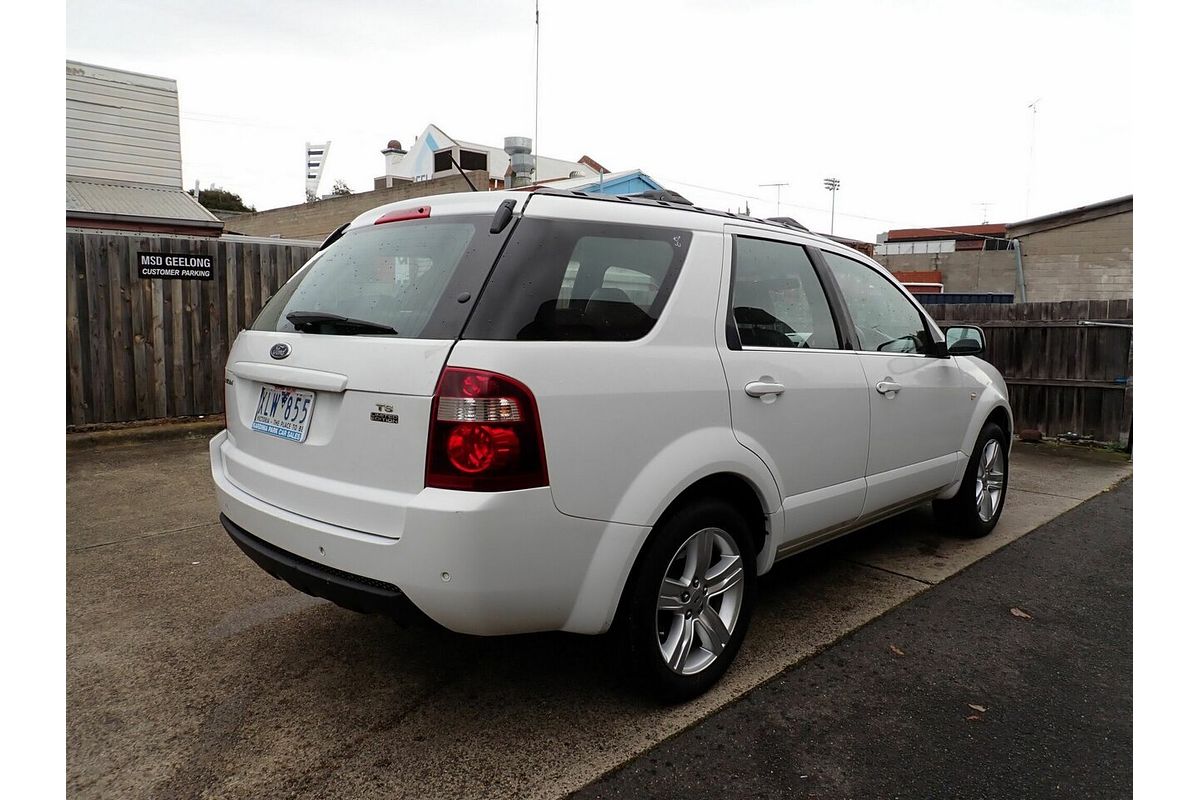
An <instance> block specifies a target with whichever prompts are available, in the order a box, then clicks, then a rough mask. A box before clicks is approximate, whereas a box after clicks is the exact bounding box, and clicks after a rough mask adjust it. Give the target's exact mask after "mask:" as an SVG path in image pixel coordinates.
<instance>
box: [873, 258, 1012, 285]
mask: <svg viewBox="0 0 1200 800" xmlns="http://www.w3.org/2000/svg"><path fill="white" fill-rule="evenodd" d="M875 260H876V261H878V262H879V263H880V264H882V265H883V266H885V267H887V268H888V271H889V272H912V271H918V270H929V269H936V270H938V271H940V272H941V273H942V283H944V284H945V285H946V289H945V291H946V292H947V293H950V292H954V293H958V292H1000V293H1005V294H1016V285H1017V257H1016V254H1015V253H1013V252H1012V251H1011V250H959V251H955V252H953V253H929V254H928V255H926V254H920V255H902V256H899V255H897V256H876V257H875Z"/></svg>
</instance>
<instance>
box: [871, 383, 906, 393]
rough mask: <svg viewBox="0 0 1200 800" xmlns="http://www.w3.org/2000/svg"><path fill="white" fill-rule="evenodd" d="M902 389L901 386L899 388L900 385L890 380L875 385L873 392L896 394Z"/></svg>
mask: <svg viewBox="0 0 1200 800" xmlns="http://www.w3.org/2000/svg"><path fill="white" fill-rule="evenodd" d="M903 388H904V387H903V386H901V385H900V384H898V383H896V382H895V381H892V380H883V381H880V382H879V383H877V384H875V391H877V392H879V393H880V394H887V393H888V392H898V391H900V390H901V389H903Z"/></svg>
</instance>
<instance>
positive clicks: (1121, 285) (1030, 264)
mask: <svg viewBox="0 0 1200 800" xmlns="http://www.w3.org/2000/svg"><path fill="white" fill-rule="evenodd" d="M1021 248H1022V252H1023V254H1024V266H1025V287H1026V292H1027V296H1028V299H1029V300H1030V301H1031V302H1033V301H1038V300H1120V299H1125V298H1130V297H1133V212H1132V211H1127V212H1124V213H1121V214H1114V215H1112V216H1108V217H1102V218H1100V219H1092V220H1087V221H1086V222H1077V223H1075V224H1074V225H1067V226H1065V227H1062V228H1054V229H1052V230H1048V231H1039V232H1037V233H1030V234H1026V235H1025V236H1022V237H1021Z"/></svg>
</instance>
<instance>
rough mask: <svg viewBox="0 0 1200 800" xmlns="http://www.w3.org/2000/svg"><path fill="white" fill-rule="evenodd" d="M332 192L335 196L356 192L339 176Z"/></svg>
mask: <svg viewBox="0 0 1200 800" xmlns="http://www.w3.org/2000/svg"><path fill="white" fill-rule="evenodd" d="M331 194H332V195H333V196H334V197H342V196H343V195H347V194H354V192H353V191H351V190H350V187H349V186H347V185H346V182H345V181H344V180H342V179H341V178H338V179H337V180H336V181H334V183H333V191H332V192H331Z"/></svg>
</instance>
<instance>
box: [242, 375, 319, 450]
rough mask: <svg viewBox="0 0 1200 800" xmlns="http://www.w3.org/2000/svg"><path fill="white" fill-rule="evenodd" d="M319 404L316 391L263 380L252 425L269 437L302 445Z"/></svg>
mask: <svg viewBox="0 0 1200 800" xmlns="http://www.w3.org/2000/svg"><path fill="white" fill-rule="evenodd" d="M316 404H317V395H316V392H312V391H309V390H308V389H297V388H295V387H292V386H280V385H277V384H271V383H264V384H263V385H262V387H261V388H260V389H259V393H258V406H257V407H256V408H255V410H254V419H253V420H252V422H251V425H250V427H251V429H252V430H255V431H258V432H259V433H263V434H266V435H267V436H273V437H275V438H277V439H283V440H284V441H288V442H295V443H297V444H302V443H303V442H304V440H305V439H307V438H308V431H309V428H310V427H311V426H312V417H313V410H314V408H315V406H316Z"/></svg>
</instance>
